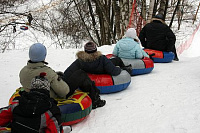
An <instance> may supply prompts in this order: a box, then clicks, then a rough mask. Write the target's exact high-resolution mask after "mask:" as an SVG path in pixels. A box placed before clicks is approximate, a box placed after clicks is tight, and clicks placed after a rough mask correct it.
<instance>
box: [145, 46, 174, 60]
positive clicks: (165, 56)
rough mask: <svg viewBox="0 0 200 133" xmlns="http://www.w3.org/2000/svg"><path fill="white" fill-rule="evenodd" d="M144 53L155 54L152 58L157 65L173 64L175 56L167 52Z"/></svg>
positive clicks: (153, 51) (150, 50)
mask: <svg viewBox="0 0 200 133" xmlns="http://www.w3.org/2000/svg"><path fill="white" fill-rule="evenodd" d="M144 51H145V52H147V53H148V54H149V55H152V54H155V55H154V56H152V58H153V62H155V63H168V62H172V60H173V59H174V56H175V55H174V53H173V52H165V51H158V50H152V49H144Z"/></svg>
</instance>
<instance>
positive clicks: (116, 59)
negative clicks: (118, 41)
mask: <svg viewBox="0 0 200 133" xmlns="http://www.w3.org/2000/svg"><path fill="white" fill-rule="evenodd" d="M110 60H111V62H112V63H113V64H114V65H115V66H119V67H120V68H123V67H125V65H124V63H123V61H122V60H121V58H119V57H117V56H115V57H113V58H111V59H110Z"/></svg>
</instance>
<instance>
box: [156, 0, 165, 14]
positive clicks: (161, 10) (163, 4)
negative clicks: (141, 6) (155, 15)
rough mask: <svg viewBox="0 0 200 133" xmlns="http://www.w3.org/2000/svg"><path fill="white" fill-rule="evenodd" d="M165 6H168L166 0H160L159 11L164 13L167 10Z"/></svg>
mask: <svg viewBox="0 0 200 133" xmlns="http://www.w3.org/2000/svg"><path fill="white" fill-rule="evenodd" d="M165 6H166V0H161V1H160V7H159V9H158V12H159V13H160V14H164V12H165Z"/></svg>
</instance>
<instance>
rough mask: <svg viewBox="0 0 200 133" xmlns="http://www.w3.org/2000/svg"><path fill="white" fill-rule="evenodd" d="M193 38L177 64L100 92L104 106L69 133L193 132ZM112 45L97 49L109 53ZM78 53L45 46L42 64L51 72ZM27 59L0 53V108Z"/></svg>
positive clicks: (198, 115)
mask: <svg viewBox="0 0 200 133" xmlns="http://www.w3.org/2000/svg"><path fill="white" fill-rule="evenodd" d="M199 34H200V30H199V31H197V33H196V35H195V37H194V40H193V42H192V44H191V47H190V48H189V49H188V50H187V51H184V52H183V53H182V54H181V55H180V56H179V58H180V61H179V62H174V61H173V62H172V63H155V67H154V70H153V71H152V72H151V73H149V74H145V75H138V76H132V81H131V84H130V86H129V87H128V88H127V89H126V90H123V91H121V92H117V93H112V94H102V95H101V97H102V99H105V100H106V101H107V104H106V105H105V106H104V107H102V108H97V109H95V110H92V112H91V113H90V115H89V116H88V117H87V118H86V119H85V120H83V121H82V122H80V123H78V124H75V125H73V126H72V129H73V131H72V133H102V132H104V133H124V132H126V133H133V132H134V133H186V132H187V133H199V132H200V126H199V125H200V82H199V78H200V69H199V61H200V52H198V51H200V45H199V41H200V39H199ZM30 45H31V44H30ZM113 47H114V45H112V46H102V47H99V48H98V50H99V51H102V53H103V54H109V53H111V52H112V50H113ZM79 50H82V49H64V50H62V49H53V48H48V54H47V58H46V61H47V62H49V66H51V67H52V68H53V69H54V70H56V71H64V70H65V69H66V68H67V67H68V66H69V65H70V64H71V63H72V62H73V61H74V60H75V54H76V52H77V51H79ZM27 60H28V48H26V49H22V50H10V51H6V53H0V68H1V70H0V71H1V75H2V76H1V77H0V80H1V82H0V87H1V88H0V90H1V93H0V107H4V106H7V105H8V99H9V98H10V96H11V95H12V93H13V92H14V91H15V90H16V89H17V88H18V87H20V86H21V85H20V83H19V76H18V74H19V71H20V70H21V68H22V67H23V66H24V65H26V62H27Z"/></svg>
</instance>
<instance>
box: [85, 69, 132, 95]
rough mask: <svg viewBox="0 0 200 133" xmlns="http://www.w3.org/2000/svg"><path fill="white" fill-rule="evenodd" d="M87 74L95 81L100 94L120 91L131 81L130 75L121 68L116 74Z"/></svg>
mask: <svg viewBox="0 0 200 133" xmlns="http://www.w3.org/2000/svg"><path fill="white" fill-rule="evenodd" d="M88 76H89V77H90V79H91V80H92V81H94V82H95V85H96V87H97V88H98V89H99V90H100V93H101V94H108V93H113V92H118V91H122V90H124V89H126V88H127V87H128V86H129V84H130V82H131V76H130V74H129V73H128V72H127V71H125V70H122V71H121V73H120V74H119V75H117V76H111V75H108V74H88Z"/></svg>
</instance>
